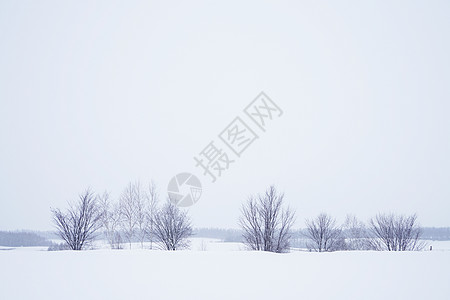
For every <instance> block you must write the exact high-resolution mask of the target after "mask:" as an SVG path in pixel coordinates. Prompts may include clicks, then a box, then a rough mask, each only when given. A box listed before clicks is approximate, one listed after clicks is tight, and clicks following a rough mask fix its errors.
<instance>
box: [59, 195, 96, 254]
mask: <svg viewBox="0 0 450 300" xmlns="http://www.w3.org/2000/svg"><path fill="white" fill-rule="evenodd" d="M52 214H53V220H54V223H55V226H56V229H57V230H58V234H59V236H60V237H61V238H62V239H63V240H64V241H65V242H66V244H67V245H68V246H69V247H70V249H72V250H82V249H84V248H85V247H86V246H87V245H88V244H89V243H90V242H92V241H93V239H94V238H95V236H96V232H97V230H98V229H100V228H101V225H102V223H101V218H102V214H101V211H100V209H99V207H98V204H97V199H96V197H95V196H94V194H93V193H91V192H90V191H89V190H86V192H84V193H83V194H81V195H80V198H79V201H78V202H77V203H76V204H75V205H69V209H68V210H67V212H65V213H64V212H62V211H61V210H60V209H52Z"/></svg>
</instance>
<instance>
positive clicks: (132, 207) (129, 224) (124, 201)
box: [119, 183, 138, 249]
mask: <svg viewBox="0 0 450 300" xmlns="http://www.w3.org/2000/svg"><path fill="white" fill-rule="evenodd" d="M137 188H138V183H130V184H129V185H128V186H127V188H126V189H125V190H124V191H123V192H122V195H121V196H120V200H119V202H120V212H121V216H122V229H123V232H124V236H125V238H126V240H127V241H128V244H129V246H130V249H131V243H132V241H133V238H134V237H135V235H136V229H137V226H138V213H137V210H138V208H137V200H136V194H137V193H136V189H137Z"/></svg>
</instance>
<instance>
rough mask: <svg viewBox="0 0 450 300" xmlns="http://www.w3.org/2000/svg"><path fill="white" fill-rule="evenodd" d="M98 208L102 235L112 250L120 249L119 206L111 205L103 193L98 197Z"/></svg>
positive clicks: (106, 194)
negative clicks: (100, 216)
mask: <svg viewBox="0 0 450 300" xmlns="http://www.w3.org/2000/svg"><path fill="white" fill-rule="evenodd" d="M99 206H100V209H101V214H102V218H101V220H102V227H103V232H104V235H105V237H106V239H107V241H108V243H109V245H110V247H111V248H112V249H121V248H122V235H121V233H120V226H121V222H122V214H121V211H120V206H119V204H117V203H113V202H112V201H111V198H110V197H109V194H108V193H107V192H105V193H104V194H103V195H102V196H100V197H99Z"/></svg>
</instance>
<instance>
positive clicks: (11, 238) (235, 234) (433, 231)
mask: <svg viewBox="0 0 450 300" xmlns="http://www.w3.org/2000/svg"><path fill="white" fill-rule="evenodd" d="M422 229H423V234H422V236H421V239H422V240H434V241H450V227H439V228H436V227H423V228H422ZM293 236H294V239H295V238H296V237H297V238H302V237H303V236H304V235H303V230H297V231H294V234H293ZM194 237H198V238H214V239H219V240H221V241H224V242H241V241H242V232H241V231H240V230H237V229H221V228H197V229H194ZM98 238H99V239H102V238H103V237H102V236H101V235H100V236H99V237H98ZM57 239H59V237H58V235H57V234H56V232H53V231H0V246H3V247H37V246H50V245H52V241H51V240H57Z"/></svg>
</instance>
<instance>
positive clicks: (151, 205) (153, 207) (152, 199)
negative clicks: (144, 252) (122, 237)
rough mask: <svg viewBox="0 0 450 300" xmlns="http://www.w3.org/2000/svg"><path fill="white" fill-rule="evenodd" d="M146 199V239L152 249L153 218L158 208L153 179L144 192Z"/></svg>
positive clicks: (156, 192) (157, 196)
mask: <svg viewBox="0 0 450 300" xmlns="http://www.w3.org/2000/svg"><path fill="white" fill-rule="evenodd" d="M146 200H147V213H146V219H147V222H146V225H147V226H146V236H147V239H148V240H149V241H150V249H152V248H153V241H154V219H155V214H156V212H157V210H158V202H159V195H158V191H157V189H156V185H155V183H154V182H153V181H151V182H150V184H149V185H148V190H147V193H146Z"/></svg>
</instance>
